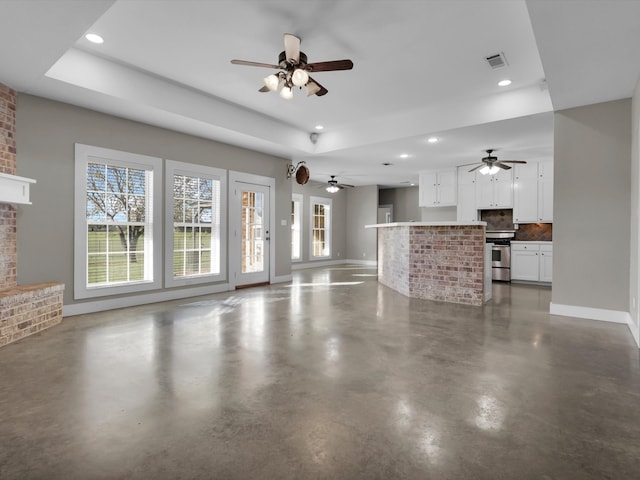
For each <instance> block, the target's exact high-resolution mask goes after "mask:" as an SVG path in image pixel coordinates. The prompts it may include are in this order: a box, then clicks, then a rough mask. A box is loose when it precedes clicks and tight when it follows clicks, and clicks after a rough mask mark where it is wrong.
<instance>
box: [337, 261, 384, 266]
mask: <svg viewBox="0 0 640 480" xmlns="http://www.w3.org/2000/svg"><path fill="white" fill-rule="evenodd" d="M344 263H355V264H356V265H366V266H368V267H377V266H378V261H377V260H345V261H344Z"/></svg>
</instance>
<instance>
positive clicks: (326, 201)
mask: <svg viewBox="0 0 640 480" xmlns="http://www.w3.org/2000/svg"><path fill="white" fill-rule="evenodd" d="M309 204H310V205H309V213H310V215H309V260H326V259H329V258H331V255H332V253H333V252H332V245H331V244H332V241H331V236H332V230H333V229H332V228H331V227H332V223H333V211H332V210H333V209H332V202H331V199H330V198H326V197H309ZM316 205H324V206H325V207H327V208H328V210H329V218H328V221H327V219H326V218H325V226H324V230H325V235H324V239H325V245H326V247H328V248H327V249H328V251H329V253H328V255H322V256H316V255H314V254H313V217H314V210H315V206H316Z"/></svg>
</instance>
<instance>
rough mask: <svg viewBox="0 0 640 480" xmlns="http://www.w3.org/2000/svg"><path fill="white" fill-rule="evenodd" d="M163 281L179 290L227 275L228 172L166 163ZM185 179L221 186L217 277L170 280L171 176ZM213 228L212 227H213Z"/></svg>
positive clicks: (188, 277) (210, 275)
mask: <svg viewBox="0 0 640 480" xmlns="http://www.w3.org/2000/svg"><path fill="white" fill-rule="evenodd" d="M165 172H166V175H165V229H164V231H165V254H164V264H165V279H164V283H165V286H166V287H180V286H184V285H198V284H203V283H213V282H219V281H222V280H225V279H226V275H227V237H228V235H227V171H226V170H223V169H221V168H214V167H208V166H205V165H197V164H193V163H185V162H178V161H175V160H167V161H166V168H165ZM174 175H186V176H189V177H200V178H207V179H210V180H213V181H217V182H219V183H220V192H219V195H220V198H219V209H220V211H219V219H220V224H219V225H218V235H219V237H218V242H219V246H220V258H218V262H219V266H220V270H219V272H217V273H210V274H203V275H192V276H186V277H174V276H173V233H174V222H173V220H174V219H173V176H174ZM212 228H213V225H212Z"/></svg>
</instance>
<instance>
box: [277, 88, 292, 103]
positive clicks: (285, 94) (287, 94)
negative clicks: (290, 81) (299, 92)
mask: <svg viewBox="0 0 640 480" xmlns="http://www.w3.org/2000/svg"><path fill="white" fill-rule="evenodd" d="M280 96H281V97H282V98H284V99H285V100H291V99H292V98H293V91H292V90H291V87H282V90H280Z"/></svg>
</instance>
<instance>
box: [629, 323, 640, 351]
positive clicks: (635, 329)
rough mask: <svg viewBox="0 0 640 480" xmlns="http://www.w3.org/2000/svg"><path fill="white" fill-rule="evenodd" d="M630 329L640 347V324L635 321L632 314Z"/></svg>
mask: <svg viewBox="0 0 640 480" xmlns="http://www.w3.org/2000/svg"><path fill="white" fill-rule="evenodd" d="M628 325H629V330H631V335H632V336H633V339H634V340H635V341H636V345H637V346H638V348H640V331H639V329H638V326H637V325H636V324H635V323H633V318H632V317H631V315H629V323H628Z"/></svg>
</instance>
